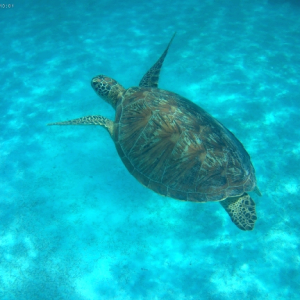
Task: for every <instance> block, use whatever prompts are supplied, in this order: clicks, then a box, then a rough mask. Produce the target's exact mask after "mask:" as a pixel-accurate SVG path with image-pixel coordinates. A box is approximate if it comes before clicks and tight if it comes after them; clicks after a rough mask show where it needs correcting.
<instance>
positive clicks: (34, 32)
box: [0, 0, 300, 300]
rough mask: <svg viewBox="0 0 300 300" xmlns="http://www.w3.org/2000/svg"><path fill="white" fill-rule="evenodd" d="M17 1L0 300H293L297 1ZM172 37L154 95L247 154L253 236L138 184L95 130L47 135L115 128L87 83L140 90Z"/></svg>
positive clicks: (8, 20) (5, 76) (6, 91)
mask: <svg viewBox="0 0 300 300" xmlns="http://www.w3.org/2000/svg"><path fill="white" fill-rule="evenodd" d="M22 2H23V3H21V1H16V2H14V7H13V8H10V9H8V8H1V9H0V26H1V36H0V43H1V55H0V83H1V88H0V89H1V98H0V113H1V118H0V124H1V127H0V132H1V133H0V143H1V146H0V147H1V148H0V176H1V180H0V299H3V300H15V299H16V300H25V299H26V300H27V299H30V300H35V299H41V300H48V299H49V300H50V299H51V300H53V299H68V300H69V299H71V300H98V299H101V300H102V299H118V300H121V299H122V300H123V299H147V300H148V299H151V300H152V299H153V300H154V299H167V300H173V299H174V300H183V299H186V300H187V299H189V300H191V299H193V300H198V299H200V300H201V299H211V300H213V299H216V300H219V299H221V300H225V299H250V300H253V299H260V300H261V299H269V300H270V299H271V300H273V299H299V294H300V275H299V267H300V253H299V245H300V242H299V235H300V201H299V200H300V199H299V192H300V174H299V166H300V158H299V157H300V142H299V140H300V139H299V138H300V114H299V106H300V88H299V83H300V82H299V81H300V79H299V76H300V75H299V74H300V39H299V32H300V17H299V16H300V5H299V1H296V0H294V1H283V0H282V1H280V0H273V1H272V0H269V1H267V0H263V1H261V0H254V1H253V0H251V1H250V0H244V1H239V0H232V1H222V0H215V1H213V0H206V1H196V0H187V1H178V0H173V1H164V0H151V1H136V2H135V1H127V2H125V1H124V2H122V3H116V2H113V1H64V2H61V1H32V0H28V1H22ZM120 2H121V1H120ZM199 2H201V4H199ZM174 31H177V35H176V38H175V40H174V42H173V44H172V46H171V49H170V51H169V54H168V56H167V59H166V61H165V64H164V68H163V70H162V72H161V78H160V87H161V88H164V89H167V90H171V91H174V92H177V93H179V94H181V95H182V96H185V97H187V98H189V99H191V100H192V101H194V102H195V103H197V104H198V105H200V106H202V107H203V108H204V109H206V110H207V111H208V112H210V113H211V114H212V115H213V116H215V117H217V118H218V119H219V120H220V121H221V122H222V123H223V124H225V125H226V126H227V127H228V128H229V129H230V130H232V131H233V132H234V133H235V135H236V136H237V137H238V138H239V139H240V140H241V141H242V142H243V144H244V146H245V147H246V149H247V150H248V152H249V153H250V155H251V157H252V161H253V164H254V166H255V168H256V173H257V179H258V184H259V187H260V189H261V191H262V193H263V196H262V197H258V196H257V195H255V194H254V195H252V197H253V199H254V200H255V201H256V203H257V213H258V221H257V223H256V226H255V229H254V231H251V232H243V231H241V230H239V229H238V228H237V227H236V226H235V225H234V224H233V223H232V222H231V221H230V218H229V217H228V215H227V214H226V213H225V211H224V209H223V208H222V207H221V205H219V204H218V203H207V204H195V203H186V202H180V201H175V200H172V199H169V198H164V197H161V196H159V195H157V194H155V193H153V192H152V191H151V190H148V189H146V188H145V187H143V186H142V185H140V184H139V183H138V182H137V181H136V180H135V179H134V178H133V177H132V176H131V175H129V173H128V171H127V170H126V169H125V167H124V166H123V164H122V162H121V160H120V158H119V157H118V155H117V152H116V150H115V147H114V144H113V141H112V140H111V139H110V137H109V135H108V133H107V132H106V131H105V130H103V129H102V128H100V127H92V126H90V127H79V126H78V127H67V126H66V127H47V126H46V124H47V123H49V122H54V121H60V120H68V119H72V118H77V117H81V116H85V115H97V114H103V115H104V116H106V117H108V118H111V119H113V118H114V111H113V109H112V108H111V107H110V106H109V105H108V104H107V103H105V102H104V101H102V100H101V99H100V98H99V97H98V96H97V95H96V94H95V93H94V91H93V90H92V88H91V87H90V80H91V78H92V77H93V76H95V75H98V74H106V75H108V76H111V77H113V78H115V79H116V80H118V81H119V82H120V83H121V84H122V85H124V86H125V87H130V86H134V85H137V84H138V83H139V81H140V79H141V77H142V76H143V75H144V73H145V72H146V70H148V69H149V67H150V66H151V65H152V64H153V63H154V62H155V61H156V60H157V58H158V57H159V56H160V54H161V53H162V51H163V50H164V49H165V46H166V45H167V43H168V41H169V39H170V38H171V36H172V34H173V32H174Z"/></svg>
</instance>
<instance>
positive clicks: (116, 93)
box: [91, 75, 125, 108]
mask: <svg viewBox="0 0 300 300" xmlns="http://www.w3.org/2000/svg"><path fill="white" fill-rule="evenodd" d="M91 85H92V88H93V89H94V90H95V92H96V93H97V95H99V96H100V97H101V98H102V99H103V100H105V101H106V102H108V103H109V104H111V105H112V107H113V108H116V105H117V103H118V101H119V100H120V99H121V97H122V94H123V93H124V92H125V89H124V88H123V87H122V86H121V85H120V84H119V83H118V82H117V81H115V80H114V79H112V78H109V77H107V76H105V75H98V76H96V77H94V78H93V79H92V82H91Z"/></svg>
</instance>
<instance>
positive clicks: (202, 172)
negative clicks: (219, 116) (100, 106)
mask: <svg viewBox="0 0 300 300" xmlns="http://www.w3.org/2000/svg"><path fill="white" fill-rule="evenodd" d="M113 138H114V141H115V144H116V148H117V151H118V153H119V155H120V157H121V159H122V161H123V163H124V164H125V166H126V167H127V169H128V170H129V172H130V173H131V174H132V175H133V176H134V177H135V178H136V179H137V180H138V181H140V182H141V183H142V184H143V185H145V186H146V187H148V188H150V189H152V190H153V191H155V192H157V193H159V194H161V195H165V196H168V197H172V198H175V199H179V200H188V201H196V202H206V201H221V200H224V199H225V198H227V197H234V196H240V195H242V194H243V193H244V192H247V191H251V190H253V189H254V187H255V186H256V179H255V174H254V168H253V166H252V164H251V161H250V157H249V155H248V153H247V152H246V150H245V149H244V147H243V145H242V144H241V143H240V142H239V141H238V140H237V138H236V137H235V136H234V135H233V134H232V133H231V132H230V131H229V130H228V129H226V128H225V127H224V126H223V125H222V124H221V123H220V122H218V121H217V120H216V119H215V118H213V117H212V116H211V115H209V114H208V113H207V112H205V111H204V110H203V109H202V108H200V107H199V106H197V105H196V104H194V103H192V102H191V101H189V100H187V99H185V98H183V97H181V96H179V95H177V94H175V93H172V92H168V91H165V90H161V89H157V88H144V87H133V88H130V89H128V90H127V91H126V92H125V94H124V95H123V99H122V101H119V103H118V104H117V107H116V120H115V130H114V136H113Z"/></svg>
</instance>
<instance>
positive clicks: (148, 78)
mask: <svg viewBox="0 0 300 300" xmlns="http://www.w3.org/2000/svg"><path fill="white" fill-rule="evenodd" d="M175 34H176V32H175V33H174V34H173V36H172V38H171V41H170V42H169V44H168V46H167V48H166V50H165V51H164V53H163V54H162V56H161V57H160V58H159V60H158V61H157V62H156V63H155V64H154V65H153V66H152V67H151V68H150V70H149V71H148V72H147V73H146V74H145V75H144V77H143V78H142V80H141V82H140V84H139V86H141V87H157V85H158V80H159V73H160V69H161V67H162V64H163V62H164V60H165V57H166V55H167V53H168V50H169V47H170V45H171V43H172V41H173V39H174V37H175Z"/></svg>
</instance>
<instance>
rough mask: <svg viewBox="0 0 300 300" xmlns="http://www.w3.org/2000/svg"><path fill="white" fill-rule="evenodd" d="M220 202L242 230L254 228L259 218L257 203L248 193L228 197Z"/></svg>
mask: <svg viewBox="0 0 300 300" xmlns="http://www.w3.org/2000/svg"><path fill="white" fill-rule="evenodd" d="M220 203H221V204H222V206H223V207H224V208H225V210H226V211H227V213H228V214H229V216H230V218H231V220H232V222H233V223H234V224H235V225H236V226H237V227H238V228H240V229H242V230H252V229H253V228H254V224H255V221H256V220H257V217H256V211H255V203H254V201H253V200H252V199H251V198H250V196H249V195H248V194H247V193H245V194H243V195H242V196H239V197H232V198H227V199H226V200H223V201H221V202H220Z"/></svg>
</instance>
